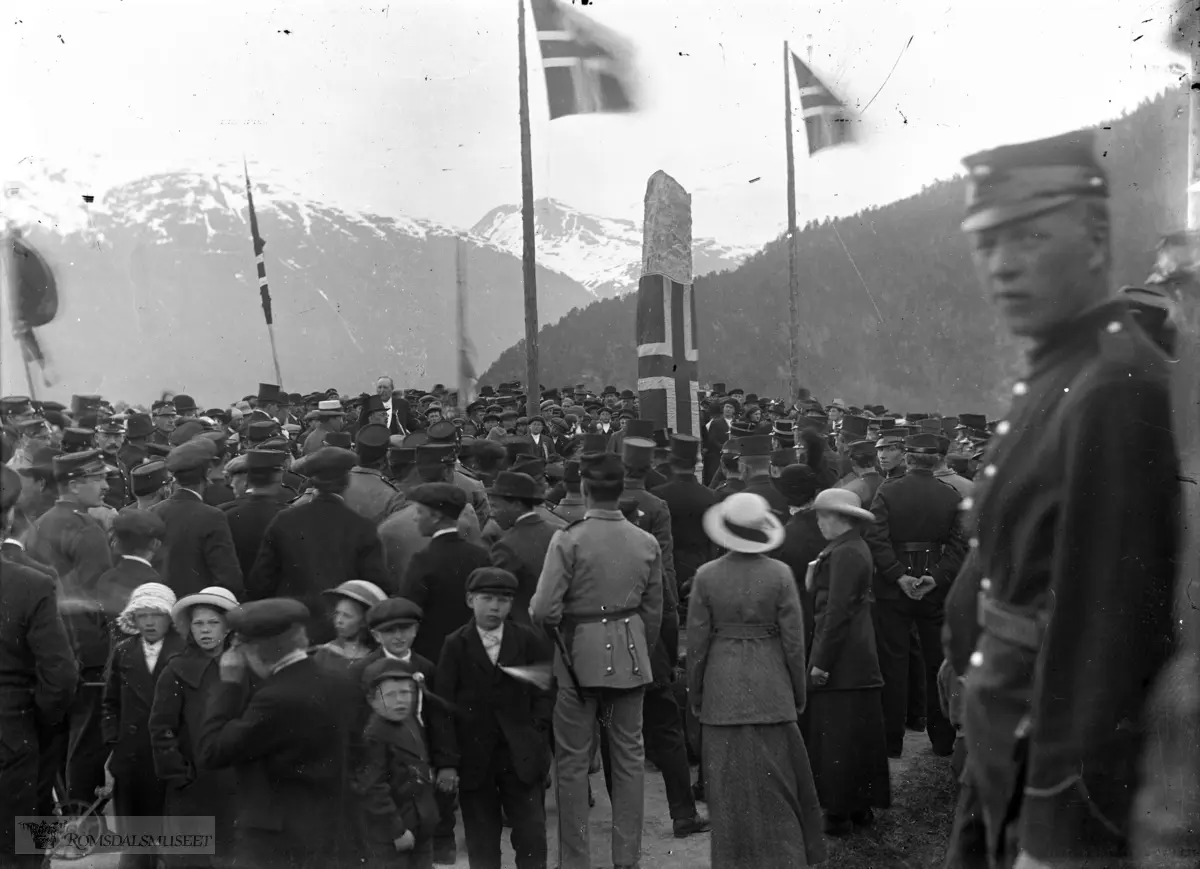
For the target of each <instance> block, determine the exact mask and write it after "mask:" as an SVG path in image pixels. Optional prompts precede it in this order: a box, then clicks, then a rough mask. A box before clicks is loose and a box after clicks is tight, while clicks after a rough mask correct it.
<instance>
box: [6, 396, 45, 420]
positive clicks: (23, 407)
mask: <svg viewBox="0 0 1200 869" xmlns="http://www.w3.org/2000/svg"><path fill="white" fill-rule="evenodd" d="M42 408H43V409H45V405H42ZM32 410H33V403H32V402H31V401H30V399H29V397H28V396H25V395H6V396H4V397H3V398H0V413H3V414H4V416H21V415H22V414H25V413H29V412H30V411H32Z"/></svg>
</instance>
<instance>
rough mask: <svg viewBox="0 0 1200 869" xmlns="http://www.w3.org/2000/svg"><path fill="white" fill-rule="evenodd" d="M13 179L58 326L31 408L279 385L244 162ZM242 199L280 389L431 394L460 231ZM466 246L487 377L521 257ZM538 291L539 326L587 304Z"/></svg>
mask: <svg viewBox="0 0 1200 869" xmlns="http://www.w3.org/2000/svg"><path fill="white" fill-rule="evenodd" d="M20 168H21V169H22V170H23V172H22V174H21V175H20V176H19V177H18V178H17V179H16V180H13V179H11V178H9V179H5V187H4V190H3V191H2V192H0V207H2V208H0V215H2V216H0V222H3V223H6V224H7V225H9V226H13V227H15V228H18V229H19V230H20V231H21V232H22V234H23V235H24V237H25V238H26V240H27V241H28V242H29V243H30V244H32V245H33V246H34V247H35V248H36V249H37V250H38V252H39V253H40V254H41V255H42V256H43V257H44V258H45V259H46V260H47V262H48V263H49V264H50V266H51V268H52V269H53V271H54V274H55V277H56V281H57V284H58V295H59V309H58V315H57V317H56V318H55V319H54V321H53V322H51V323H49V324H48V325H46V326H44V327H41V328H39V329H38V330H37V335H38V340H39V342H40V344H41V346H42V349H43V350H44V351H45V353H46V356H47V358H48V361H49V363H50V367H51V370H52V374H51V376H50V380H51V381H52V382H51V383H49V384H44V383H41V382H37V381H39V380H40V377H39V375H38V374H35V385H36V386H37V387H38V395H39V397H42V398H57V399H58V400H62V401H66V400H67V399H69V398H70V395H71V394H72V393H89V392H99V393H102V394H104V395H106V396H110V397H112V398H113V399H114V400H116V399H124V400H126V401H130V402H135V401H136V402H144V401H146V400H148V399H149V398H152V397H157V395H158V394H159V393H160V392H161V391H163V390H165V389H171V390H173V391H177V392H178V391H185V392H188V393H189V394H191V395H194V396H195V397H196V399H197V401H199V402H201V403H202V404H207V406H213V405H215V404H224V403H228V402H229V401H231V400H233V399H236V398H240V397H241V396H242V395H244V394H247V393H250V392H253V391H255V389H256V387H257V384H258V383H259V382H260V381H261V382H274V380H275V376H274V366H273V364H272V361H271V352H270V344H269V341H268V335H267V329H266V326H265V323H264V319H263V312H262V308H261V306H260V298H259V291H258V281H257V275H256V272H255V264H254V251H253V247H252V243H251V239H250V232H249V226H248V209H247V202H246V188H245V182H244V180H243V178H242V176H241V166H240V165H239V166H237V167H229V168H217V169H216V170H214V171H209V172H206V173H198V172H167V173H161V174H156V175H151V176H149V177H144V178H140V179H138V180H136V181H132V182H128V183H121V184H117V185H115V186H112V187H110V188H109V189H106V190H103V189H96V186H95V183H94V182H90V183H86V184H85V183H83V182H78V181H76V180H75V179H74V178H73V177H72V176H71V175H70V174H69V173H66V172H62V171H58V170H53V171H48V170H46V169H44V168H40V167H30V166H24V167H20ZM261 174H262V175H263V176H264V177H270V176H268V175H266V173H261ZM85 197H91V201H90V202H89V201H86V200H85ZM254 205H255V210H256V212H257V214H258V221H259V228H260V232H261V234H262V237H263V238H264V239H265V241H266V249H265V257H266V268H267V278H268V281H269V284H270V291H271V297H272V302H273V315H274V331H275V336H276V340H277V342H278V350H279V363H280V368H281V369H282V372H283V380H284V383H283V385H284V386H285V387H286V388H287V389H288V390H289V391H291V392H309V391H314V390H317V389H321V390H324V389H326V388H328V387H330V386H333V387H336V388H338V389H339V390H341V391H342V392H352V393H355V392H360V391H363V390H371V389H372V387H373V384H374V381H375V379H376V378H377V377H378V376H379V375H381V374H389V375H391V376H393V377H394V378H395V380H396V382H397V385H412V386H423V387H426V388H428V387H429V386H431V385H432V383H433V382H435V381H440V382H443V383H446V384H448V385H449V384H451V383H452V382H453V381H454V378H455V376H456V364H457V362H456V360H457V355H456V353H457V348H456V340H455V309H454V305H455V301H454V300H455V237H456V235H457V234H458V233H457V231H456V230H454V229H451V228H449V227H445V226H441V225H438V224H435V223H432V222H429V221H424V220H414V219H409V218H403V217H385V216H380V215H376V214H368V213H361V212H351V211H347V210H344V209H341V208H337V207H333V206H330V205H326V204H322V203H318V202H314V201H311V200H309V199H305V198H303V197H301V196H297V195H294V194H289V193H287V192H286V188H285V187H284V185H282V184H278V183H276V182H275V180H274V179H272V181H271V183H262V182H260V181H259V180H258V179H257V178H256V179H255V186H254ZM468 245H469V247H468V257H467V267H468V282H469V288H470V294H469V303H468V321H467V327H468V334H469V336H470V338H471V340H472V343H473V345H474V349H475V353H476V355H475V362H476V368H477V370H479V371H482V370H483V369H485V368H486V367H487V366H488V365H489V364H490V363H491V361H492V360H493V359H495V358H496V356H498V355H499V354H500V352H501V351H502V350H503V349H504V348H506V347H508V346H510V345H511V344H513V343H514V342H516V341H517V340H518V339H520V337H521V336H522V335H523V334H524V313H523V306H522V298H523V297H522V277H521V262H520V260H519V259H518V258H516V257H513V256H512V255H510V254H509V253H507V252H504V251H502V250H498V249H497V248H496V247H495V246H493V245H485V244H480V243H479V242H478V241H476V240H472V239H468ZM538 296H539V299H538V301H539V314H540V317H541V320H542V322H554V321H556V320H557V319H559V318H560V317H562V316H563V315H564V314H566V313H567V312H568V311H570V310H571V309H572V308H575V307H582V306H584V305H586V304H588V303H589V302H591V301H592V298H593V297H592V296H591V295H590V294H589V293H588V292H587V291H586V290H585V289H584V288H583V287H582V286H580V285H579V284H578V283H576V282H575V281H573V280H571V279H570V278H569V277H567V276H565V275H563V274H560V273H558V272H556V271H552V270H550V269H541V270H539V275H538ZM4 307H5V310H4V313H3V316H4V317H5V318H7V317H8V311H7V306H4ZM10 334H11V331H10V328H9V324H8V323H4V324H3V325H0V336H2V337H0V345H2V346H0V359H2V362H3V365H0V379H2V381H3V382H2V385H0V390H2V391H0V394H8V393H10V392H18V393H25V392H26V383H25V375H24V371H23V368H22V364H21V357H20V352H19V349H18V348H17V347H16V342H14V341H11V340H7V339H8V336H9V335H10Z"/></svg>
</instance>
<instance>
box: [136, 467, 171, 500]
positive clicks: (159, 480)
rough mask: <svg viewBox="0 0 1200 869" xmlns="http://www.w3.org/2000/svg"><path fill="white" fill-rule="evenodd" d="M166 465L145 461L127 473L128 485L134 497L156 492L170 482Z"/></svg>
mask: <svg viewBox="0 0 1200 869" xmlns="http://www.w3.org/2000/svg"><path fill="white" fill-rule="evenodd" d="M170 479H171V478H170V475H169V474H168V473H167V464H166V462H163V461H153V460H151V461H145V462H142V463H141V464H140V465H138V466H137V467H135V468H134V469H133V470H132V471H130V472H129V480H130V484H131V485H132V487H133V494H135V495H149V494H150V493H151V492H157V491H158V490H159V489H161V488H162V487H163V486H165V485H167V482H168V481H169V480H170Z"/></svg>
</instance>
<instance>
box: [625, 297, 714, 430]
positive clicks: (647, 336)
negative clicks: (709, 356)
mask: <svg viewBox="0 0 1200 869" xmlns="http://www.w3.org/2000/svg"><path fill="white" fill-rule="evenodd" d="M637 353H638V391H639V392H640V393H641V411H640V413H641V416H642V418H643V419H652V420H654V421H655V422H659V423H665V427H666V428H669V429H671V430H672V431H674V432H676V433H678V434H687V435H695V436H697V437H698V436H699V434H700V432H699V427H700V426H699V419H698V414H697V411H698V406H697V393H698V392H699V390H700V383H699V382H698V379H697V363H698V361H699V358H700V356H699V353H698V352H697V351H696V297H695V294H694V293H693V292H692V285H691V284H681V283H679V282H678V281H673V280H671V278H669V277H667V276H666V275H662V274H646V275H642V279H641V281H640V282H639V284H638V299H637Z"/></svg>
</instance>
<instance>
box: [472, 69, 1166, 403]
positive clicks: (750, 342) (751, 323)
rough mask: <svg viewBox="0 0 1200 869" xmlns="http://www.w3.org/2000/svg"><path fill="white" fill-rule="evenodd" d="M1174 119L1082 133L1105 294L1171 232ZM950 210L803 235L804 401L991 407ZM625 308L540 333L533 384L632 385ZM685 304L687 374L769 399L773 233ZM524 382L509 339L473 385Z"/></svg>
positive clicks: (1002, 361)
mask: <svg viewBox="0 0 1200 869" xmlns="http://www.w3.org/2000/svg"><path fill="white" fill-rule="evenodd" d="M1186 124H1187V109H1186V95H1185V94H1184V93H1182V92H1171V93H1168V94H1166V95H1164V96H1162V97H1160V98H1158V99H1155V100H1153V101H1149V102H1147V103H1144V104H1142V105H1141V106H1139V107H1138V108H1137V109H1136V110H1134V111H1133V112H1131V113H1130V114H1128V115H1126V116H1123V117H1121V118H1119V119H1117V120H1115V121H1113V122H1112V123H1111V124H1104V125H1102V126H1101V127H1100V128H1099V130H1098V141H1099V149H1100V150H1101V151H1102V152H1103V157H1104V164H1105V166H1106V168H1107V170H1108V173H1109V178H1110V182H1111V189H1112V201H1111V208H1112V219H1113V234H1114V258H1115V274H1114V279H1115V282H1116V284H1117V285H1118V286H1119V285H1121V284H1126V283H1140V282H1141V281H1142V280H1143V279H1144V278H1145V277H1146V275H1147V274H1148V273H1149V271H1150V269H1151V267H1152V265H1153V259H1154V257H1153V250H1154V246H1155V244H1156V242H1157V240H1158V238H1159V236H1160V235H1162V234H1163V233H1165V232H1169V231H1171V230H1174V229H1178V228H1179V227H1180V226H1182V223H1183V219H1184V215H1183V209H1184V196H1183V187H1184V183H1183V179H1184V177H1185V168H1186V167H1185V163H1186V142H1187V132H1186ZM998 144H999V143H998ZM666 168H667V169H668V170H669V169H670V167H666ZM963 202H964V190H963V182H962V179H961V178H956V179H954V180H951V181H945V182H938V183H936V184H933V185H932V186H930V187H927V188H926V189H924V190H923V191H922V192H921V193H919V194H918V195H916V196H913V197H910V198H908V199H904V200H901V201H899V202H894V203H891V204H888V205H885V206H882V207H880V208H873V209H869V210H866V211H863V212H860V213H858V214H855V215H853V216H851V217H847V218H840V219H837V220H825V221H821V222H819V223H818V222H812V223H810V224H809V225H807V226H805V227H804V229H803V230H802V231H801V233H800V236H799V240H798V264H799V282H800V302H799V305H800V319H801V323H802V328H801V344H802V354H801V360H802V362H801V365H802V371H803V376H804V383H805V385H806V386H808V387H809V388H810V389H812V390H813V392H814V393H815V394H816V395H818V396H819V397H821V398H823V399H826V400H828V399H832V398H833V397H842V398H845V399H846V400H847V401H848V402H850V403H857V404H863V403H883V404H887V405H889V406H891V407H894V408H897V409H900V410H918V411H924V410H942V411H949V412H954V411H964V410H965V411H970V410H979V411H984V412H989V413H997V412H1000V411H1001V410H1003V409H1004V407H1005V404H1006V401H1007V395H1008V388H1009V384H1010V383H1011V381H1012V379H1013V378H1014V377H1015V375H1016V372H1017V371H1018V370H1019V363H1020V351H1021V347H1020V345H1019V343H1018V342H1015V341H1013V340H1011V339H1007V338H1006V337H1005V336H1004V335H1002V334H1001V332H1000V330H999V328H998V323H997V319H996V317H995V316H994V314H993V312H992V310H991V308H990V306H989V303H988V302H987V300H986V299H985V298H984V297H983V295H982V293H981V292H980V289H979V285H978V282H977V280H976V278H975V275H974V272H973V270H972V267H971V261H970V256H969V252H968V248H967V243H966V239H965V238H964V237H963V234H962V232H961V231H960V229H959V223H960V221H961V220H962V215H963ZM781 207H782V206H781ZM635 301H636V299H635V295H630V296H627V297H625V298H617V299H608V300H604V301H600V302H596V303H594V304H592V305H589V306H588V307H586V308H584V309H581V310H580V309H577V310H574V311H572V312H571V313H569V314H567V315H566V316H565V317H563V318H562V320H560V321H559V322H558V323H556V324H554V325H551V326H547V327H544V328H543V329H542V330H541V333H540V337H539V349H540V357H541V360H540V361H541V366H540V367H541V371H542V378H541V379H542V382H543V383H545V384H546V385H547V386H550V385H554V386H559V385H563V384H567V383H587V384H589V385H590V387H591V388H595V389H599V388H601V387H602V386H604V385H606V384H609V383H611V384H615V385H617V386H622V387H632V386H634V385H635V384H636V379H637V356H636V353H635V350H634V346H633V345H634V311H635ZM696 305H697V316H698V318H699V324H698V325H699V344H700V377H701V380H702V381H707V382H712V381H724V382H725V383H727V384H729V385H730V386H735V385H737V386H741V387H743V388H744V389H746V390H748V391H753V392H757V393H759V394H767V395H779V396H781V395H783V394H784V392H785V389H786V380H787V355H788V337H787V323H788V316H789V314H788V276H787V249H786V246H785V244H784V241H783V239H782V238H780V239H777V240H776V241H774V242H772V243H771V244H769V245H767V247H766V248H764V249H763V251H761V252H760V253H758V254H756V255H755V256H753V257H751V258H750V259H749V260H747V261H746V262H745V263H744V264H742V265H741V266H740V267H738V268H737V269H735V270H733V271H729V272H722V273H719V274H715V275H709V276H707V277H703V278H700V279H698V280H697V281H696ZM524 375H525V359H524V342H521V343H519V344H517V345H516V346H514V347H510V348H509V349H507V350H505V351H504V353H503V354H502V355H501V356H500V358H499V359H498V360H497V361H496V362H495V363H494V364H493V365H492V366H491V368H490V369H489V370H488V371H487V372H485V373H484V375H483V378H482V381H481V382H483V383H490V384H493V385H494V384H496V383H498V382H500V381H504V380H509V379H519V380H523V379H524Z"/></svg>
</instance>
